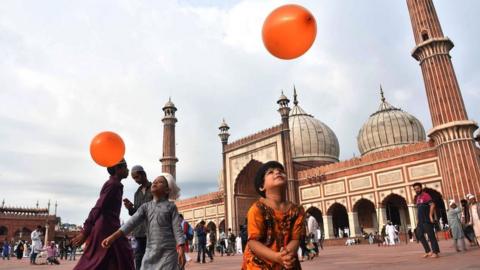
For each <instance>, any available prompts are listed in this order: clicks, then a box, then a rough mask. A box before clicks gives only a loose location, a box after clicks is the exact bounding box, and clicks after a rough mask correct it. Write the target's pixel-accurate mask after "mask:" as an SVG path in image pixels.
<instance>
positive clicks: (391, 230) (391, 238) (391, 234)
mask: <svg viewBox="0 0 480 270" xmlns="http://www.w3.org/2000/svg"><path fill="white" fill-rule="evenodd" d="M385 232H386V233H387V235H388V244H389V245H391V246H393V245H395V236H396V235H397V230H396V229H395V226H393V225H387V226H386V227H385Z"/></svg>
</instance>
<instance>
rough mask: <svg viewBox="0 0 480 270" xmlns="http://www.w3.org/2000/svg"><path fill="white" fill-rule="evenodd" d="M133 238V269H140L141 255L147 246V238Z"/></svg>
mask: <svg viewBox="0 0 480 270" xmlns="http://www.w3.org/2000/svg"><path fill="white" fill-rule="evenodd" d="M135 240H136V241H137V248H136V249H135V269H137V270H140V268H141V267H142V260H143V255H144V254H145V249H146V248H147V238H146V237H135Z"/></svg>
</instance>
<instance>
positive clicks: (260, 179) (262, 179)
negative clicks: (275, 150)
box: [255, 161, 285, 198]
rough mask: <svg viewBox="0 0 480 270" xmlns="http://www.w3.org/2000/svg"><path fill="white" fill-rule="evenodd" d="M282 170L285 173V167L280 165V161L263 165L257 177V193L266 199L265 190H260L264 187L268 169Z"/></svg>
mask: <svg viewBox="0 0 480 270" xmlns="http://www.w3.org/2000/svg"><path fill="white" fill-rule="evenodd" d="M274 168H275V169H281V170H282V171H284V170H285V169H284V168H283V165H282V164H280V162H278V161H269V162H267V163H265V164H263V165H262V166H261V167H260V168H259V169H258V171H257V174H256V175H255V190H256V191H257V193H258V194H259V195H260V196H262V197H264V198H265V190H260V189H261V188H263V185H264V184H265V173H267V170H268V169H274Z"/></svg>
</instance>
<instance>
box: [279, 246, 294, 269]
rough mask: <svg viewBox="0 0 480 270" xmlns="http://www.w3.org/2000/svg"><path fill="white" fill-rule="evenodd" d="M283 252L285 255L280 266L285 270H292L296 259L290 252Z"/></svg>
mask: <svg viewBox="0 0 480 270" xmlns="http://www.w3.org/2000/svg"><path fill="white" fill-rule="evenodd" d="M285 252H286V253H285V255H284V256H283V257H282V265H283V267H285V268H286V269H292V268H293V266H294V265H295V260H296V258H295V256H294V255H293V254H291V252H290V253H289V252H288V251H287V250H286V251H285Z"/></svg>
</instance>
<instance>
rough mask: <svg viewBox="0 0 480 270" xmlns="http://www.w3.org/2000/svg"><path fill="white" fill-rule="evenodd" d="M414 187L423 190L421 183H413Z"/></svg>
mask: <svg viewBox="0 0 480 270" xmlns="http://www.w3.org/2000/svg"><path fill="white" fill-rule="evenodd" d="M412 187H420V188H422V184H421V183H419V182H416V183H413V185H412Z"/></svg>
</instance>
